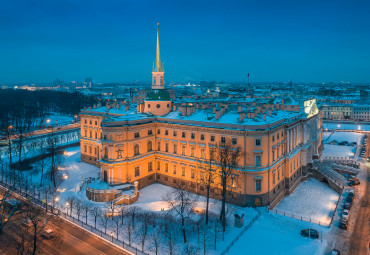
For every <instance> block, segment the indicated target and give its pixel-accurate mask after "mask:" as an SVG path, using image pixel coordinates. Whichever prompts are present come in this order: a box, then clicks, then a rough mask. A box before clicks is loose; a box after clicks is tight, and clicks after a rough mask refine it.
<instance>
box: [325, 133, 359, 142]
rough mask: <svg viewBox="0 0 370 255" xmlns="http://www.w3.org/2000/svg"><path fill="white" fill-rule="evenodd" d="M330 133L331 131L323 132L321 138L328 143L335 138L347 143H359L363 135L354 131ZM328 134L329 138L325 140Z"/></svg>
mask: <svg viewBox="0 0 370 255" xmlns="http://www.w3.org/2000/svg"><path fill="white" fill-rule="evenodd" d="M331 134H332V132H324V133H323V140H324V142H325V143H329V142H331V141H333V140H336V141H338V142H343V141H347V142H349V143H351V142H357V144H360V142H361V138H362V137H363V134H361V133H355V132H334V133H333V134H332V135H331ZM330 135H331V136H330ZM329 136H330V138H329V139H328V140H327V138H328V137H329Z"/></svg>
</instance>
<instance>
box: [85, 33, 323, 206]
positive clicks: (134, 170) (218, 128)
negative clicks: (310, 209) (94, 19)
mask: <svg viewBox="0 0 370 255" xmlns="http://www.w3.org/2000/svg"><path fill="white" fill-rule="evenodd" d="M152 77H153V80H152V84H153V85H152V90H151V91H149V92H148V94H147V97H146V99H145V100H144V102H143V103H139V104H137V107H135V108H132V104H131V105H130V104H128V103H117V102H113V103H111V104H107V105H106V106H101V105H98V106H94V107H93V108H89V109H84V110H82V111H81V114H80V117H81V160H82V161H84V162H87V163H90V164H95V165H97V166H99V167H100V168H101V178H103V180H104V181H105V182H107V183H109V184H111V185H115V184H120V183H127V182H130V183H132V182H134V181H138V182H139V188H143V187H145V186H148V185H150V184H152V183H154V182H158V183H162V184H165V185H170V186H171V185H174V183H175V182H187V183H188V184H189V185H188V186H189V187H191V189H192V191H193V192H195V193H199V194H204V193H205V187H204V185H203V184H202V182H200V179H201V178H202V177H201V176H202V171H204V169H206V160H207V159H208V158H209V152H210V149H211V148H213V147H216V146H217V145H218V144H222V143H230V144H232V145H235V146H238V147H239V148H241V151H242V157H241V159H240V160H239V162H238V166H237V167H236V168H235V170H234V174H233V175H234V181H233V183H232V184H231V183H230V186H229V187H228V193H227V201H228V202H229V203H232V204H236V205H241V206H255V205H257V206H258V205H268V204H271V203H275V202H276V201H278V200H279V199H281V198H282V197H283V196H284V195H285V194H290V193H291V192H292V191H293V190H294V189H295V187H296V186H297V185H298V184H299V183H300V180H301V179H302V176H303V175H305V173H306V171H307V168H308V167H309V166H310V164H311V163H312V160H313V159H314V158H315V157H319V154H320V152H321V150H322V121H321V116H320V114H321V113H320V111H319V110H318V108H317V106H316V101H315V99H311V100H300V101H299V102H298V101H297V102H298V103H291V104H287V103H285V102H284V100H280V101H275V102H256V101H250V102H249V103H247V104H244V105H241V104H240V103H238V102H236V101H235V102H232V101H230V102H229V103H227V104H226V103H221V104H210V103H209V102H204V101H201V100H200V101H198V102H194V103H192V104H189V103H184V104H181V105H177V106H175V105H173V103H172V102H171V98H170V95H169V93H168V91H167V90H166V89H165V86H164V70H163V68H162V65H161V62H160V50H159V38H158V30H157V53H156V62H155V66H154V68H153V72H152ZM130 107H131V108H130ZM211 196H212V197H214V198H216V199H219V198H221V186H220V180H219V178H218V176H217V175H215V178H214V181H213V184H212V188H211Z"/></svg>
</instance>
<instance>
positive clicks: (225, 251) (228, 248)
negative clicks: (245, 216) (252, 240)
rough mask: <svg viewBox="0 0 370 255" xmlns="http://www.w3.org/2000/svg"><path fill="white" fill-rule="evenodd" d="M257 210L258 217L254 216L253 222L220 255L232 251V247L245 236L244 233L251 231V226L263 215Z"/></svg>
mask: <svg viewBox="0 0 370 255" xmlns="http://www.w3.org/2000/svg"><path fill="white" fill-rule="evenodd" d="M255 209H256V211H257V213H258V214H257V215H256V216H254V217H253V218H252V220H251V221H250V222H249V223H248V224H247V225H246V226H245V227H244V228H243V229H242V231H240V233H239V234H238V235H237V236H236V237H235V239H234V240H233V241H232V242H231V243H230V244H229V245H228V246H227V247H226V249H225V250H223V251H222V252H221V254H220V255H225V254H226V253H227V252H228V251H229V250H230V249H231V247H232V246H233V245H234V244H235V243H236V241H238V240H239V238H240V237H241V236H242V235H243V234H244V232H245V231H247V229H249V228H250V227H251V226H252V224H253V223H254V222H255V221H256V220H257V219H258V218H259V217H260V215H261V212H260V211H259V210H258V209H257V208H255Z"/></svg>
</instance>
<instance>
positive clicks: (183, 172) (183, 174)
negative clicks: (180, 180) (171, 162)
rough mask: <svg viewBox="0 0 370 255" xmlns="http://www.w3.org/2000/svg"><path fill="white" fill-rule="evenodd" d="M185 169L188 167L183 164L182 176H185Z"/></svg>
mask: <svg viewBox="0 0 370 255" xmlns="http://www.w3.org/2000/svg"><path fill="white" fill-rule="evenodd" d="M185 171H186V169H185V167H184V166H183V167H182V170H181V175H182V176H185Z"/></svg>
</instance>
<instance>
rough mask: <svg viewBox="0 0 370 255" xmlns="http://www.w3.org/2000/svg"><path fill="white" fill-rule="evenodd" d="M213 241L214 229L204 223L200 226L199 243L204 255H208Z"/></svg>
mask: <svg viewBox="0 0 370 255" xmlns="http://www.w3.org/2000/svg"><path fill="white" fill-rule="evenodd" d="M212 241H213V240H212V231H211V230H210V229H209V227H208V226H205V225H203V224H202V225H201V226H200V238H199V243H200V245H201V249H202V251H203V255H206V253H207V251H208V249H210V248H211V247H212Z"/></svg>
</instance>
